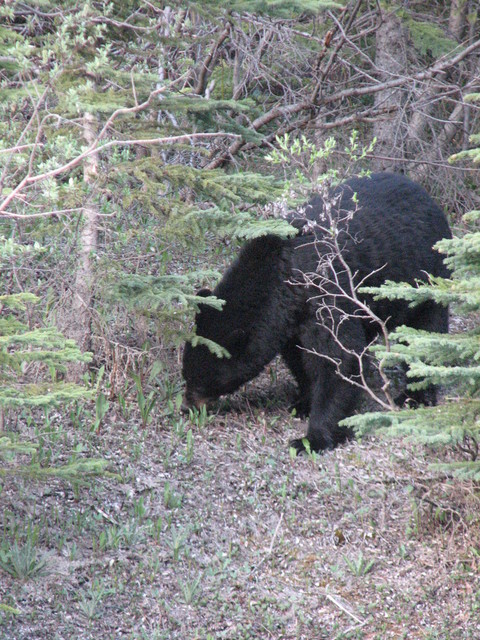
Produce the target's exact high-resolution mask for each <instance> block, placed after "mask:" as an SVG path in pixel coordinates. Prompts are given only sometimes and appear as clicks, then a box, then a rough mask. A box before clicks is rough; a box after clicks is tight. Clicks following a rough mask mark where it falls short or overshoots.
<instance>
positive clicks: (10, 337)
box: [0, 293, 91, 410]
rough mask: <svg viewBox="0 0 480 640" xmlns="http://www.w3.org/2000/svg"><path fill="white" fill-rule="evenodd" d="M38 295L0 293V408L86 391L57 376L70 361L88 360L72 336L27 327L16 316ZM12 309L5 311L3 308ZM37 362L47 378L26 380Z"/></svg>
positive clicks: (66, 398) (51, 401)
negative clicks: (33, 380) (6, 294)
mask: <svg viewBox="0 0 480 640" xmlns="http://www.w3.org/2000/svg"><path fill="white" fill-rule="evenodd" d="M37 301H38V299H37V298H36V297H35V296H32V295H31V294H28V293H19V294H12V295H8V296H0V309H1V310H2V311H3V312H4V314H5V315H3V317H1V318H0V410H1V409H2V408H3V409H9V408H19V407H52V406H56V405H58V404H60V403H65V402H72V401H74V400H78V399H81V398H85V397H87V396H88V395H89V392H88V390H87V389H86V388H85V387H82V386H79V385H75V384H71V383H66V382H63V381H61V380H57V374H58V373H62V372H64V371H65V369H66V365H67V364H68V363H70V362H88V361H89V360H90V359H91V354H89V353H81V352H80V350H79V349H78V347H77V346H76V344H75V343H74V341H73V340H68V339H66V338H65V337H64V336H63V335H62V334H61V333H60V332H59V331H58V330H57V329H55V328H54V327H39V328H34V329H29V327H28V326H27V324H26V323H24V322H22V321H21V320H20V318H19V315H20V313H19V312H25V311H26V308H27V305H32V304H35V303H36V302H37ZM7 309H10V311H11V312H12V313H9V315H6V310H7ZM33 364H36V365H38V366H39V367H40V368H41V370H42V371H43V372H44V374H43V377H44V378H45V377H46V378H47V380H40V381H35V382H29V381H28V379H27V375H28V372H29V368H31V366H32V365H33Z"/></svg>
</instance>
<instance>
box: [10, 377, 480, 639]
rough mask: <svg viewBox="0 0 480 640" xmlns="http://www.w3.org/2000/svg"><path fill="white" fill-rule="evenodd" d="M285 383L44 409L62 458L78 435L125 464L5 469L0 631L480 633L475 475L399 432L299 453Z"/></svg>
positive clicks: (298, 635) (92, 451)
mask: <svg viewBox="0 0 480 640" xmlns="http://www.w3.org/2000/svg"><path fill="white" fill-rule="evenodd" d="M275 384H276V390H275V391H272V387H271V384H270V381H269V380H268V374H265V375H264V376H263V377H262V378H261V379H259V380H258V381H257V382H255V383H252V384H251V385H249V387H248V391H247V392H242V393H240V394H237V395H235V396H233V397H232V398H229V399H228V403H225V405H222V404H220V405H219V407H218V412H217V413H216V414H215V413H214V414H210V415H208V416H207V415H203V414H200V413H198V414H192V415H191V416H190V418H188V417H185V416H182V417H180V416H179V415H178V414H176V413H172V412H171V411H170V410H166V409H165V403H166V402H167V401H168V402H169V403H171V404H172V403H173V405H175V398H173V399H172V398H171V397H169V398H168V399H164V400H162V399H161V398H160V400H159V401H158V402H155V403H154V404H153V405H152V408H151V410H150V411H149V413H148V415H146V414H145V413H144V414H143V416H142V414H141V407H140V408H139V406H138V403H137V400H138V398H137V397H136V396H134V397H132V399H131V400H130V401H129V404H128V406H127V400H128V399H127V398H124V399H123V400H122V403H121V404H120V405H116V404H115V403H114V402H110V405H109V408H108V412H105V413H104V414H103V409H102V407H100V409H99V407H97V408H96V409H95V406H93V407H90V409H89V412H88V415H87V414H85V415H82V413H81V411H79V410H78V408H77V409H76V410H75V411H74V412H73V411H70V412H66V414H65V415H60V414H59V415H56V416H51V417H50V418H49V423H48V425H47V426H48V428H44V429H42V431H41V432H42V447H43V450H44V451H48V452H49V456H50V457H51V459H54V460H57V461H59V463H62V462H64V460H65V459H66V457H68V455H69V452H70V451H71V449H70V447H71V446H72V445H74V446H75V447H77V448H78V447H81V448H82V451H83V452H84V453H85V455H88V456H91V457H106V458H107V459H109V460H111V461H112V466H113V468H114V470H115V471H116V472H117V473H119V474H120V476H121V480H120V481H115V480H113V479H110V478H101V479H95V481H92V483H91V484H90V485H88V486H85V485H80V486H78V487H72V486H71V485H69V484H67V483H65V482H62V481H61V480H59V479H50V480H49V481H48V483H31V482H26V481H25V480H24V479H19V478H12V477H8V478H6V479H5V480H2V482H3V484H2V492H1V493H0V549H1V554H2V555H1V564H0V603H1V605H2V606H1V607H0V639H1V640H7V639H8V640H11V639H12V638H15V640H27V639H28V640H47V639H48V640H67V639H68V640H70V639H72V638H82V640H84V639H85V640H90V639H92V640H107V639H108V640H145V639H148V640H152V639H165V640H176V639H179V640H180V639H181V640H184V639H187V640H208V639H210V640H217V639H220V640H221V639H229V640H230V639H231V640H237V639H238V640H242V639H255V640H257V639H260V640H263V639H265V640H267V639H282V640H294V639H295V640H299V639H304V640H311V639H315V640H323V639H325V640H327V639H328V640H335V639H338V640H340V639H345V640H346V639H347V638H348V639H352V638H358V639H360V638H361V639H363V640H367V639H369V640H370V639H371V640H373V639H378V640H384V639H385V640H388V639H389V638H392V639H398V638H415V639H416V640H427V639H432V640H433V639H437V638H438V639H442V640H447V639H452V640H464V639H467V640H468V639H469V638H471V639H472V640H473V639H476V638H478V637H480V586H479V584H478V572H479V569H480V551H479V549H480V528H479V526H478V525H479V518H480V516H479V515H478V514H479V513H480V509H479V506H480V505H479V495H478V490H477V487H475V486H474V485H468V484H465V483H462V484H461V485H460V484H459V483H458V482H453V481H452V480H451V479H449V478H447V477H439V476H437V477H436V476H433V475H432V474H431V473H430V472H429V471H428V470H427V465H428V462H429V461H431V460H433V455H434V454H432V453H431V452H428V451H426V450H424V449H418V450H415V449H414V448H413V447H411V446H410V445H406V444H404V443H399V442H398V441H397V442H394V441H392V442H387V441H380V440H365V441H364V442H361V443H359V442H351V443H349V444H347V445H345V446H344V447H341V448H339V449H337V450H335V451H332V452H328V453H327V454H325V455H315V456H314V455H304V456H299V457H292V456H290V453H289V450H288V441H289V439H291V438H293V437H298V436H299V435H301V433H302V430H303V429H304V424H303V423H301V422H300V421H299V420H295V419H293V418H292V417H291V416H289V414H288V413H287V411H286V406H287V404H288V402H287V399H286V398H285V399H284V400H281V399H280V400H279V401H278V400H276V399H275V398H276V396H275V392H276V393H277V394H278V395H279V396H280V398H281V397H282V396H285V395H286V393H285V387H282V385H281V383H280V382H278V380H277V382H276V383H275ZM136 391H138V390H137V389H135V393H136ZM222 406H223V407H225V406H227V408H226V409H225V408H222ZM100 415H101V428H100V430H97V429H95V430H92V429H91V425H92V422H93V421H94V420H95V419H96V420H98V418H99V417H100ZM69 416H70V419H69ZM92 416H93V420H92ZM95 416H96V418H95ZM87 417H88V420H87ZM59 425H61V434H62V435H61V437H58V430H57V429H56V427H57V426H59ZM19 428H20V429H21V430H22V431H25V434H26V435H28V434H29V430H32V429H33V428H34V426H33V423H32V425H30V426H29V425H28V424H27V420H26V418H25V420H24V422H22V423H21V424H19ZM37 428H40V427H38V425H37ZM449 455H450V454H449ZM44 563H45V564H44Z"/></svg>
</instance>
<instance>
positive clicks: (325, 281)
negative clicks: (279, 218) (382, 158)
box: [183, 173, 451, 451]
mask: <svg viewBox="0 0 480 640" xmlns="http://www.w3.org/2000/svg"><path fill="white" fill-rule="evenodd" d="M330 196H331V197H329V198H327V199H322V198H321V197H320V196H315V197H314V198H313V199H312V200H311V201H310V203H309V204H308V205H306V206H305V207H304V210H303V212H302V211H300V212H299V213H297V214H295V215H293V216H292V217H291V223H292V224H293V226H295V227H296V228H297V229H298V234H297V236H295V237H293V238H288V239H282V238H280V237H278V236H274V235H266V236H262V237H259V238H256V239H254V240H250V241H248V242H247V243H246V244H245V245H244V247H243V248H242V249H241V251H240V253H239V255H238V257H237V259H236V260H235V261H234V262H233V264H232V265H231V266H230V267H229V268H228V269H227V271H226V272H225V274H224V276H223V277H222V279H221V280H220V282H219V283H218V285H217V286H216V287H215V289H214V291H213V295H215V296H217V298H221V299H222V300H224V301H225V304H224V306H223V308H222V310H221V311H219V310H217V309H214V308H212V307H211V306H209V305H206V304H205V305H201V306H200V310H199V312H198V313H197V316H196V321H195V323H196V332H197V334H198V335H199V336H203V337H205V338H207V339H210V340H213V341H214V342H216V343H218V344H220V345H222V346H223V347H224V348H225V349H227V351H228V352H229V353H230V356H231V357H230V358H218V357H217V356H215V355H214V354H212V353H211V352H210V351H209V349H208V348H207V347H206V346H204V345H197V346H195V347H194V346H192V344H191V343H187V344H186V345H185V350H184V355H183V377H184V378H185V381H186V391H185V399H184V403H185V405H186V406H190V407H192V406H196V407H200V406H202V405H203V404H205V403H208V402H209V401H211V400H214V399H216V398H218V397H219V396H221V395H224V394H227V393H231V392H233V391H235V390H236V389H238V388H239V387H240V386H241V385H242V384H244V383H245V382H247V381H248V380H251V379H252V378H254V377H255V376H257V375H258V374H259V373H260V372H261V371H262V369H263V368H264V367H265V365H267V364H268V363H269V362H270V361H271V360H272V359H273V358H274V357H275V356H276V355H277V354H278V353H280V354H281V355H282V356H283V358H284V360H285V362H286V363H287V365H288V367H289V368H290V370H291V371H292V373H293V375H294V377H295V379H296V381H297V383H298V387H299V401H298V404H297V408H298V409H299V411H301V412H303V413H305V414H309V415H310V419H309V425H308V430H307V435H306V437H307V439H308V440H309V443H310V447H311V449H312V450H315V451H318V450H322V449H328V448H332V447H334V446H336V445H337V444H339V443H340V442H343V441H344V440H345V439H346V438H347V437H348V436H349V435H350V434H349V431H348V430H346V429H345V428H341V427H339V425H338V422H339V421H340V420H342V419H343V418H345V417H347V416H349V415H351V414H352V413H353V412H354V410H355V408H356V406H357V404H358V401H359V397H360V394H361V391H360V390H359V389H358V388H357V387H356V386H355V385H352V384H351V381H349V379H350V380H352V379H355V376H358V375H359V364H358V358H357V357H356V354H359V353H361V352H362V351H364V350H365V349H366V347H367V346H368V345H369V344H370V343H371V342H372V340H374V339H375V336H376V334H378V332H379V330H380V325H379V323H376V322H374V321H373V320H372V314H375V315H376V316H377V317H378V318H380V319H381V320H382V321H383V322H386V324H387V326H388V328H389V329H392V328H394V327H396V326H399V325H402V324H405V325H408V326H411V327H415V328H417V329H426V330H431V331H437V332H447V331H448V309H446V308H444V307H442V306H439V305H436V304H434V303H432V302H429V301H427V302H425V303H423V304H421V305H419V306H416V307H413V308H410V307H409V306H408V304H407V303H405V302H403V301H388V300H380V301H374V300H373V299H371V298H370V297H369V296H366V295H361V294H358V295H359V298H360V303H359V301H358V300H357V301H355V299H354V298H355V296H354V295H352V294H353V293H354V292H355V291H356V287H357V285H358V284H364V285H368V286H378V285H380V284H382V283H383V282H384V281H385V280H392V281H395V282H410V283H414V282H415V281H416V280H425V278H426V274H431V275H434V276H443V277H447V276H448V271H447V269H446V267H445V266H444V264H443V260H442V257H441V256H440V255H439V254H438V253H437V252H436V251H434V250H433V249H432V246H433V245H434V244H435V243H436V242H437V241H438V240H440V239H441V238H448V237H451V234H450V229H449V226H448V223H447V220H446V218H445V216H444V214H443V212H442V210H441V209H440V208H439V207H438V206H437V204H436V203H435V202H434V201H433V200H432V198H431V197H430V196H429V195H428V194H427V192H426V191H425V190H424V189H423V188H422V187H421V186H419V185H418V184H415V183H414V182H412V181H411V180H409V179H408V178H406V177H405V176H403V175H400V174H393V173H378V174H372V175H370V176H369V177H362V178H357V177H354V178H351V179H349V180H347V181H346V182H344V183H342V184H341V185H340V186H339V187H337V188H336V189H334V190H333V191H332V193H331V194H330ZM199 295H201V296H207V295H210V291H209V290H207V289H203V290H202V291H200V292H199ZM363 303H367V304H368V305H369V307H370V309H371V313H369V314H366V313H365V310H364V307H363V306H362V305H363ZM318 354H321V356H320V355H318ZM339 374H340V375H339ZM434 396H435V393H434V391H433V390H430V393H429V396H428V398H427V395H426V393H425V394H422V393H421V392H417V395H416V400H418V401H419V402H425V401H426V400H427V399H428V400H430V401H432V402H434ZM292 445H293V446H294V447H296V449H297V450H298V451H301V450H303V449H304V444H303V442H302V439H299V440H295V441H293V442H292Z"/></svg>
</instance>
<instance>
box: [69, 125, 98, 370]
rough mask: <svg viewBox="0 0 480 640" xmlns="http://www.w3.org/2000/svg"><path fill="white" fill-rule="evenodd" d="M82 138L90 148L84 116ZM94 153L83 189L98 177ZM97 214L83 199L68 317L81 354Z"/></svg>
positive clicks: (91, 133)
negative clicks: (69, 314) (76, 259)
mask: <svg viewBox="0 0 480 640" xmlns="http://www.w3.org/2000/svg"><path fill="white" fill-rule="evenodd" d="M83 127H84V138H85V141H86V143H87V145H91V144H92V143H93V141H94V140H95V137H96V133H97V132H96V127H97V120H96V118H95V117H94V116H93V115H92V114H90V113H86V114H85V115H84V118H83ZM98 164H99V158H98V154H96V153H94V154H92V155H90V156H88V158H86V160H85V164H84V169H83V179H84V181H85V183H86V185H87V188H88V189H90V190H92V189H93V188H94V185H95V181H96V179H97V175H98ZM97 224H98V211H97V209H96V208H95V207H94V206H92V205H91V204H90V202H89V201H88V200H87V202H86V204H85V207H84V209H83V221H82V228H81V230H80V237H79V251H78V267H77V272H76V276H75V282H74V285H73V292H72V309H71V311H72V318H71V330H70V331H69V332H68V333H69V336H70V337H72V338H74V340H75V341H76V342H77V344H78V345H79V347H80V348H81V349H82V351H90V350H91V347H92V313H91V307H92V297H93V269H92V256H93V255H94V254H95V252H96V250H97V235H98V230H97ZM82 366H84V365H78V369H76V370H75V374H77V373H81V371H80V369H81V367H82Z"/></svg>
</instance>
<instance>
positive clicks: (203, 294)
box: [195, 287, 212, 298]
mask: <svg viewBox="0 0 480 640" xmlns="http://www.w3.org/2000/svg"><path fill="white" fill-rule="evenodd" d="M195 295H196V296H198V297H199V298H208V297H209V296H211V295H212V292H211V291H210V289H207V287H204V288H203V289H200V291H197V293H196V294H195Z"/></svg>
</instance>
